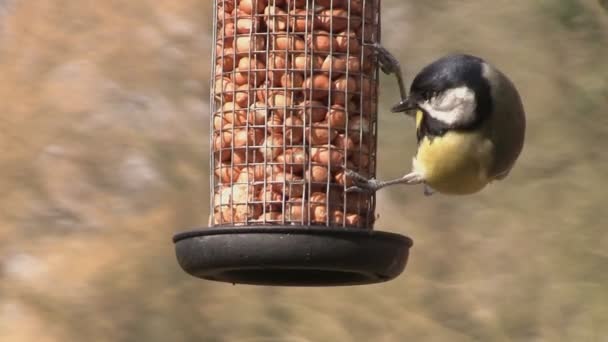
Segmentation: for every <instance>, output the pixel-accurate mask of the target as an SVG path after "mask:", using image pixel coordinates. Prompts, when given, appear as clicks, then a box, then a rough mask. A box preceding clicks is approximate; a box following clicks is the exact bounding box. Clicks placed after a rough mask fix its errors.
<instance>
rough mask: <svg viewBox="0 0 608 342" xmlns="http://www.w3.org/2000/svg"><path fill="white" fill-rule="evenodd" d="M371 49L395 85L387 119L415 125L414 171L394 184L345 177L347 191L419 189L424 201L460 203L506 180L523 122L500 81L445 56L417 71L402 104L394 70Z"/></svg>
mask: <svg viewBox="0 0 608 342" xmlns="http://www.w3.org/2000/svg"><path fill="white" fill-rule="evenodd" d="M376 48H377V51H378V57H379V62H380V65H381V68H382V70H383V71H384V72H385V73H394V74H395V75H396V77H397V80H398V82H399V87H400V91H401V96H402V100H401V102H400V103H399V104H397V105H396V106H394V107H393V108H392V111H393V112H405V113H406V114H409V115H412V116H413V117H414V118H415V123H416V137H417V141H418V149H417V151H416V155H415V156H414V158H413V163H412V171H411V172H410V173H408V174H406V175H404V176H403V177H401V178H398V179H394V180H388V181H379V180H376V179H366V178H365V177H363V176H361V175H360V174H358V173H356V172H353V171H351V170H347V175H349V176H350V177H351V178H352V179H353V181H354V186H353V187H352V188H349V189H348V191H377V190H379V189H381V188H384V187H386V186H389V185H394V184H424V193H425V194H427V195H430V194H432V193H433V192H435V191H436V192H439V193H443V194H454V195H465V194H473V193H476V192H478V191H480V190H482V189H483V188H484V187H485V186H486V185H487V184H488V183H490V182H492V181H495V180H501V179H504V178H505V177H506V176H507V175H508V174H509V172H510V171H511V169H512V168H513V165H514V164H515V162H516V160H517V158H518V157H519V155H520V153H521V151H522V148H523V143H524V136H525V129H526V119H525V113H524V108H523V105H522V101H521V98H520V96H519V93H518V91H517V89H516V88H515V86H514V85H513V83H512V82H511V80H509V78H508V77H507V76H506V75H505V74H503V73H502V72H501V71H500V70H498V69H497V68H496V67H494V66H492V65H491V64H490V63H488V62H486V61H484V60H483V59H481V58H479V57H475V56H471V55H465V54H455V55H448V56H445V57H442V58H440V59H438V60H436V61H434V62H432V63H431V64H429V65H428V66H426V67H425V68H423V69H422V70H421V71H420V72H419V73H418V74H417V75H416V77H415V78H414V80H413V82H412V84H411V87H410V93H409V95H407V96H406V95H405V90H404V89H403V81H402V76H401V70H400V67H399V63H398V62H397V60H396V59H395V58H394V57H393V56H392V55H391V54H390V53H389V52H388V51H386V50H385V49H384V48H382V47H381V46H379V45H378V46H376Z"/></svg>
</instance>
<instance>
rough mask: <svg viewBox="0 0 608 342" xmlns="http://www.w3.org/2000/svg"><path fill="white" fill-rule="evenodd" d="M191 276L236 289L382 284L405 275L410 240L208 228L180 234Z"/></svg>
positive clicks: (178, 244) (288, 229) (296, 229)
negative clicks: (228, 285)
mask: <svg viewBox="0 0 608 342" xmlns="http://www.w3.org/2000/svg"><path fill="white" fill-rule="evenodd" d="M173 241H174V242H175V253H176V256H177V260H178V262H179V264H180V266H181V267H182V268H183V269H184V271H186V272H187V273H189V274H191V275H193V276H195V277H199V278H203V279H207V280H214V281H222V282H229V283H233V284H237V283H238V284H253V285H276V286H339V285H362V284H372V283H380V282H385V281H388V280H391V279H393V278H395V277H397V276H398V275H399V274H401V273H402V272H403V270H404V269H405V266H406V264H407V260H408V256H409V249H410V247H411V246H412V244H413V242H412V240H411V239H410V238H408V237H406V236H402V235H398V234H394V233H388V232H381V231H373V230H363V229H353V228H332V227H319V226H317V227H315V226H253V227H252V226H247V227H228V228H206V229H199V230H193V231H187V232H183V233H179V234H176V235H175V236H174V237H173Z"/></svg>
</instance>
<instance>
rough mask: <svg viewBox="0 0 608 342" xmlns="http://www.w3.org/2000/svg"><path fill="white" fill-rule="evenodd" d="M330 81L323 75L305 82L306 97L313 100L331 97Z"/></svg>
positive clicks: (315, 76)
mask: <svg viewBox="0 0 608 342" xmlns="http://www.w3.org/2000/svg"><path fill="white" fill-rule="evenodd" d="M329 87H330V81H329V78H328V77H327V76H325V75H323V74H316V75H313V76H311V77H308V78H307V79H306V80H304V83H303V84H302V88H304V96H305V97H307V98H310V99H312V100H321V99H324V98H326V97H327V96H328V95H329Z"/></svg>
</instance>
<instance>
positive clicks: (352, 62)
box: [321, 55, 361, 78]
mask: <svg viewBox="0 0 608 342" xmlns="http://www.w3.org/2000/svg"><path fill="white" fill-rule="evenodd" d="M321 70H323V71H325V72H326V73H328V74H329V72H330V71H331V77H332V78H336V77H340V76H341V75H342V74H345V73H346V72H347V71H348V72H349V73H350V74H357V73H359V72H360V71H361V62H360V61H359V57H357V56H348V57H347V56H335V55H327V57H325V60H324V61H323V65H321Z"/></svg>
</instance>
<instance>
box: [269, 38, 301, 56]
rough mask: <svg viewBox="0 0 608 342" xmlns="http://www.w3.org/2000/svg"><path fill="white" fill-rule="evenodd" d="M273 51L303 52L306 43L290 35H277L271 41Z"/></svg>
mask: <svg viewBox="0 0 608 342" xmlns="http://www.w3.org/2000/svg"><path fill="white" fill-rule="evenodd" d="M273 47H274V50H279V51H280V50H287V51H289V52H296V51H300V52H304V50H305V49H306V42H305V41H304V39H302V38H300V37H298V36H295V35H292V34H289V35H288V34H277V35H275V36H274V40H273Z"/></svg>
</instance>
